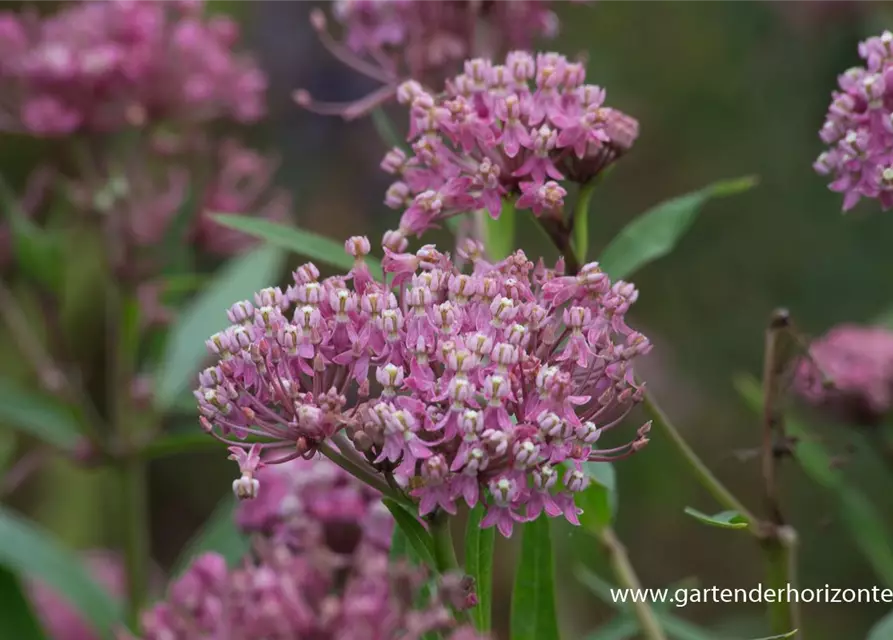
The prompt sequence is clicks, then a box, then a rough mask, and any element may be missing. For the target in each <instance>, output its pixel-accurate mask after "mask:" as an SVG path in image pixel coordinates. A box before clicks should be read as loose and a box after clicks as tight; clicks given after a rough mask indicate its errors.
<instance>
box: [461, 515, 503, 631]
mask: <svg viewBox="0 0 893 640" xmlns="http://www.w3.org/2000/svg"><path fill="white" fill-rule="evenodd" d="M484 511H485V510H484V506H483V505H481V504H478V505H477V506H476V507H475V508H474V509H472V510H471V512H470V513H469V514H468V524H467V525H466V528H465V571H466V572H467V573H468V575H470V576H471V577H472V578H474V584H475V592H476V594H477V597H478V603H477V606H475V607H474V609H472V610H471V617H472V619H473V620H474V626H475V628H476V629H477V630H478V631H489V630H490V625H491V616H492V606H493V605H492V600H493V544H494V542H495V536H496V530H495V529H494V528H493V527H490V528H489V529H481V520H482V519H483V517H484Z"/></svg>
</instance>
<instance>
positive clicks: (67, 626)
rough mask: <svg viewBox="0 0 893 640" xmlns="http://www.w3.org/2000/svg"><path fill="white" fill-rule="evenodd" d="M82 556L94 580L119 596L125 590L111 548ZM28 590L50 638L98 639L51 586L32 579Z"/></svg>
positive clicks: (121, 571) (120, 568) (119, 564)
mask: <svg viewBox="0 0 893 640" xmlns="http://www.w3.org/2000/svg"><path fill="white" fill-rule="evenodd" d="M83 558H84V562H85V563H86V565H87V569H88V571H89V573H90V575H91V577H92V578H93V579H94V580H95V581H96V582H97V584H99V585H100V586H102V587H104V588H105V589H106V590H108V592H109V593H111V594H112V595H113V596H115V597H116V598H119V599H122V600H123V599H124V597H125V595H126V591H127V576H126V574H125V572H124V565H123V563H122V562H121V558H120V557H119V556H118V555H117V554H116V553H113V552H111V551H90V552H87V553H85V554H84V556H83ZM28 593H29V596H30V598H31V602H32V604H33V606H34V610H35V613H36V614H37V617H38V619H39V620H40V622H41V624H42V625H43V627H44V629H45V630H46V632H47V635H48V637H49V638H50V639H51V640H100V635H99V633H98V632H97V631H95V630H94V629H93V628H92V626H91V625H90V624H89V623H88V622H87V621H86V620H84V619H83V618H82V617H81V615H80V614H79V613H78V612H77V611H75V609H74V608H73V607H72V605H70V604H69V603H68V602H67V601H66V600H64V599H63V598H62V597H60V596H59V595H57V594H56V593H55V592H54V591H53V590H52V589H51V588H49V587H47V586H45V585H43V584H41V583H39V582H32V583H30V584H29V585H28ZM10 640H12V639H10Z"/></svg>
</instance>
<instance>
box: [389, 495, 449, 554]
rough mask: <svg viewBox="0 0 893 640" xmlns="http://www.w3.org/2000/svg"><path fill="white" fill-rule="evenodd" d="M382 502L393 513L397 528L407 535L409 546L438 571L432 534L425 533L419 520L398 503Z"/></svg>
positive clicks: (391, 501)
mask: <svg viewBox="0 0 893 640" xmlns="http://www.w3.org/2000/svg"><path fill="white" fill-rule="evenodd" d="M382 502H384V505H385V506H386V507H387V508H388V511H390V512H391V515H392V516H394V520H396V521H397V526H398V527H400V528H401V529H402V530H403V533H405V534H406V540H407V542H408V543H409V546H410V547H412V549H413V551H415V552H416V554H418V557H419V558H420V559H421V560H422V561H423V562H424V563H425V564H427V565H428V566H429V567H431V568H432V569H435V570H436V568H437V563H436V562H435V561H434V542H433V541H432V540H431V534H429V533H428V532H427V531H425V528H424V527H423V526H422V523H421V522H419V521H418V518H416V517H415V516H414V515H413V514H411V513H410V512H409V511H407V510H406V509H404V508H403V507H402V506H400V505H399V504H398V503H396V502H394V501H393V500H390V499H389V498H384V499H383V500H382Z"/></svg>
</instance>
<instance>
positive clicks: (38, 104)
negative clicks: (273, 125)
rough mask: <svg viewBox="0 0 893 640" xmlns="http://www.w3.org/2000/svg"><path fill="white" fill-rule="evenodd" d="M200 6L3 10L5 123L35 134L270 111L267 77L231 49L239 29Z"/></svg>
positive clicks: (93, 4)
mask: <svg viewBox="0 0 893 640" xmlns="http://www.w3.org/2000/svg"><path fill="white" fill-rule="evenodd" d="M203 4H204V3H203V2H153V1H151V0H135V1H121V0H115V1H111V2H109V1H104V0H103V1H88V2H77V3H72V4H69V5H66V6H65V7H63V8H62V9H60V10H58V11H57V12H55V13H53V14H50V15H48V16H46V17H41V16H38V15H37V14H36V13H22V14H14V13H11V12H3V13H2V14H0V96H2V97H0V128H2V129H4V130H13V131H26V132H29V133H31V134H33V135H39V136H59V135H67V134H70V133H72V132H75V131H87V132H103V133H104V132H112V131H118V130H121V129H125V128H128V127H133V126H142V125H144V124H147V123H156V122H159V121H168V120H177V121H188V122H190V123H195V122H200V121H206V120H209V119H212V118H217V117H221V116H222V117H227V118H232V119H235V120H238V121H243V122H253V121H255V120H257V119H258V118H259V117H261V116H262V115H263V113H264V110H265V99H264V91H265V89H266V78H265V76H264V74H263V73H262V72H261V71H260V69H259V68H258V67H257V66H256V65H255V63H254V62H253V61H252V60H250V59H249V58H247V57H244V56H242V55H240V54H237V53H235V51H234V48H235V45H236V43H237V41H238V39H239V31H238V25H237V24H236V23H235V22H234V21H232V20H230V19H229V18H226V17H224V16H206V15H204V14H203Z"/></svg>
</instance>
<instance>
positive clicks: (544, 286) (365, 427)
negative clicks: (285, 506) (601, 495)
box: [195, 237, 650, 536]
mask: <svg viewBox="0 0 893 640" xmlns="http://www.w3.org/2000/svg"><path fill="white" fill-rule="evenodd" d="M346 248H347V251H348V252H349V253H350V254H352V255H353V256H355V258H356V264H355V267H354V268H353V269H352V270H351V271H350V272H349V273H348V274H346V275H344V276H336V277H330V278H326V279H324V280H320V279H319V271H318V270H317V269H316V267H315V266H314V265H312V264H306V265H304V266H302V267H301V268H299V269H298V270H297V271H295V272H294V284H293V285H292V286H290V287H288V289H287V290H286V291H285V292H282V291H281V290H280V289H278V288H268V289H264V290H262V291H260V292H258V293H257V294H256V295H255V298H254V301H247V300H246V301H242V302H237V303H236V304H234V305H233V306H232V308H231V309H230V310H229V318H230V321H231V322H232V323H233V325H232V326H231V327H230V328H228V329H226V330H225V331H221V332H220V333H217V334H215V335H214V336H212V337H211V338H210V339H209V340H208V342H207V344H208V347H209V349H210V350H211V351H212V352H213V353H214V354H216V355H217V357H218V358H219V361H218V362H217V364H216V365H215V366H213V367H211V368H209V369H206V370H205V371H203V372H202V373H201V375H200V383H201V386H200V387H199V389H198V390H197V391H196V392H195V395H196V398H197V399H198V402H199V409H200V412H201V415H202V417H201V421H202V424H203V426H204V428H205V429H206V431H208V432H209V433H211V434H213V435H214V436H215V437H217V438H219V439H221V440H223V441H224V442H226V443H227V444H229V445H230V446H231V451H232V452H233V457H234V458H235V459H237V460H238V461H239V464H240V467H241V469H242V477H241V478H240V479H239V480H237V481H236V482H235V484H234V488H235V489H236V491H237V493H239V494H240V495H242V496H243V497H252V496H254V495H256V493H257V491H258V489H259V486H258V481H257V478H256V477H255V472H256V470H257V469H258V468H260V467H261V466H263V465H264V464H276V463H279V462H285V461H288V460H293V459H295V458H299V457H305V458H309V457H313V456H314V455H315V454H316V453H317V452H318V451H321V452H323V453H327V454H330V453H331V452H332V451H333V450H332V448H331V445H332V443H334V444H336V445H337V446H339V447H341V448H342V451H345V450H346V451H347V453H345V456H346V457H350V458H353V459H357V460H359V463H360V464H361V465H362V466H363V467H364V468H365V469H368V470H369V471H370V473H378V474H381V475H383V476H384V477H386V478H387V479H388V480H389V481H390V482H391V483H392V485H397V486H399V488H400V490H401V491H402V492H405V493H407V494H409V495H410V496H411V497H412V498H414V499H415V500H417V501H418V504H419V512H420V514H422V515H424V514H427V513H430V512H432V511H433V510H435V509H437V508H439V509H443V510H444V511H446V512H449V513H454V512H455V511H456V507H457V503H458V502H459V501H464V502H465V503H466V504H468V505H469V506H475V505H476V504H478V503H483V504H484V505H486V516H485V518H484V525H485V526H493V525H497V526H498V528H499V530H500V531H501V532H502V533H503V534H504V535H506V536H508V535H510V534H511V531H512V525H513V523H514V522H519V521H527V520H532V519H535V518H537V517H538V516H539V515H540V514H541V513H542V512H544V511H545V512H546V513H547V514H548V515H550V516H558V515H562V514H563V515H564V516H565V517H566V518H567V519H568V520H570V521H571V522H575V523H576V521H577V514H578V512H579V510H578V509H577V507H576V506H575V505H574V494H575V493H576V492H578V491H580V490H582V489H583V488H585V486H586V484H587V477H586V475H585V474H584V473H583V472H582V470H581V465H582V463H584V462H586V461H602V460H614V459H618V458H621V457H624V456H626V455H629V454H631V453H633V452H635V451H637V450H638V449H640V448H641V447H642V446H644V444H645V443H646V442H647V439H646V433H647V430H648V425H645V426H643V427H642V428H641V429H639V430H638V432H637V434H636V435H635V437H634V438H633V439H632V441H630V442H627V443H626V444H623V445H621V446H618V447H612V448H606V449H600V448H599V447H598V444H599V440H600V438H601V436H602V435H603V434H604V432H605V431H608V430H610V429H612V428H613V427H614V426H616V425H617V424H618V423H619V422H620V421H621V420H622V418H623V417H624V416H625V415H626V413H627V412H628V411H629V409H630V408H631V407H632V406H633V405H634V404H635V403H636V402H638V401H639V400H641V398H642V395H643V386H642V385H640V384H639V383H638V382H637V381H636V379H635V376H634V371H633V361H634V359H635V358H636V357H637V356H639V355H642V354H645V353H647V352H648V351H649V349H650V343H649V341H648V339H647V338H646V337H645V336H643V335H642V334H641V333H639V332H637V331H634V330H633V329H631V328H630V327H629V326H627V324H626V322H625V315H626V312H627V311H628V309H629V308H630V305H631V304H632V303H634V302H635V300H636V297H637V291H636V289H635V287H634V286H633V285H631V284H629V283H625V282H615V283H613V284H612V283H611V282H610V280H609V278H608V276H607V275H606V274H605V273H603V272H602V271H601V270H600V269H599V267H598V264H596V263H590V264H587V265H585V266H584V267H583V268H582V269H581V271H580V272H579V274H576V275H564V274H563V273H562V267H561V264H560V263H559V265H558V268H556V269H547V268H545V267H544V266H543V264H542V263H540V264H537V265H534V264H533V263H532V262H531V261H530V260H528V259H527V257H526V256H525V255H524V253H523V252H522V251H518V252H516V253H515V254H513V255H512V256H510V257H509V258H507V259H506V260H504V261H502V262H499V263H496V264H490V263H488V262H487V261H485V260H484V259H483V258H482V256H481V253H480V251H479V247H478V246H476V245H474V243H469V245H468V246H467V247H466V248H465V249H464V250H463V251H462V252H461V253H462V257H463V258H464V259H465V260H466V261H468V262H469V263H470V264H471V271H470V273H462V272H461V271H460V270H459V269H458V268H457V267H456V265H455V264H454V263H453V262H452V260H451V259H450V257H449V256H448V255H446V254H443V253H440V252H439V251H437V250H436V249H435V248H434V247H433V246H432V245H427V246H425V247H422V248H421V249H420V250H419V251H418V252H417V253H415V254H410V253H394V252H392V251H390V250H387V249H386V250H385V251H386V255H385V259H384V263H383V265H384V271H385V274H386V280H385V281H384V282H383V281H379V280H377V279H375V278H374V277H373V275H372V274H371V272H370V269H369V268H368V266H367V265H366V263H365V261H364V256H366V255H367V254H368V252H369V249H370V245H369V241H368V240H367V239H366V238H359V237H355V238H351V239H349V240H348V241H347V242H346ZM345 436H346V438H345ZM249 437H250V438H251V439H252V440H254V442H253V443H249V442H248V441H247V440H245V439H246V438H249ZM347 438H349V439H350V442H348V441H347ZM262 456H263V460H262V459H261V457H262Z"/></svg>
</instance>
